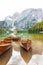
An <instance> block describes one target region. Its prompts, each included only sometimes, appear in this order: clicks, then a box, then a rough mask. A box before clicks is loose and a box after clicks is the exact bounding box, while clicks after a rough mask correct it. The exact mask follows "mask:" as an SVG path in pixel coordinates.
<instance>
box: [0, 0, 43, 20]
mask: <svg viewBox="0 0 43 65" xmlns="http://www.w3.org/2000/svg"><path fill="white" fill-rule="evenodd" d="M29 8H42V9H43V0H0V20H4V18H5V17H6V16H9V15H13V14H14V13H15V12H20V13H21V12H22V11H23V10H25V9H29Z"/></svg>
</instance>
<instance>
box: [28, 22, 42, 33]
mask: <svg viewBox="0 0 43 65" xmlns="http://www.w3.org/2000/svg"><path fill="white" fill-rule="evenodd" d="M28 31H29V32H30V33H34V32H35V33H40V32H41V31H43V21H42V22H40V23H38V24H36V25H35V26H33V27H31V28H29V29H28Z"/></svg>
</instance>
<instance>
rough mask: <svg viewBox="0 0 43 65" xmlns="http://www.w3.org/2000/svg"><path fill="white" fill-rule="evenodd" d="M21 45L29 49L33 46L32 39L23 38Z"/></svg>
mask: <svg viewBox="0 0 43 65" xmlns="http://www.w3.org/2000/svg"><path fill="white" fill-rule="evenodd" d="M21 46H22V47H23V48H24V49H26V50H27V51H28V50H29V49H30V48H31V40H29V39H22V40H21Z"/></svg>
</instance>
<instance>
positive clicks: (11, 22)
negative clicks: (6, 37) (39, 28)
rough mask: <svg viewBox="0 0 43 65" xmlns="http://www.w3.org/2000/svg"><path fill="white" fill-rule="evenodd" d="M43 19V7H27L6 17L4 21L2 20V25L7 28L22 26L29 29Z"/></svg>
mask: <svg viewBox="0 0 43 65" xmlns="http://www.w3.org/2000/svg"><path fill="white" fill-rule="evenodd" d="M42 20H43V10H42V9H33V8H30V9H26V10H24V11H23V12H21V13H18V12H16V13H15V14H13V15H12V16H7V17H5V20H4V22H3V21H2V22H0V26H1V27H5V28H6V29H11V28H20V29H27V28H30V27H32V26H34V25H36V24H38V23H39V21H42Z"/></svg>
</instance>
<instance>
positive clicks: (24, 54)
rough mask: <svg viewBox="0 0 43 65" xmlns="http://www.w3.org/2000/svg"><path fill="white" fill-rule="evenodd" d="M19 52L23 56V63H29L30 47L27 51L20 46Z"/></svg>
mask: <svg viewBox="0 0 43 65" xmlns="http://www.w3.org/2000/svg"><path fill="white" fill-rule="evenodd" d="M20 54H21V56H22V58H23V60H24V61H25V63H26V64H27V63H29V61H30V59H31V57H32V48H30V50H29V51H26V50H25V49H23V48H22V47H20Z"/></svg>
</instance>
